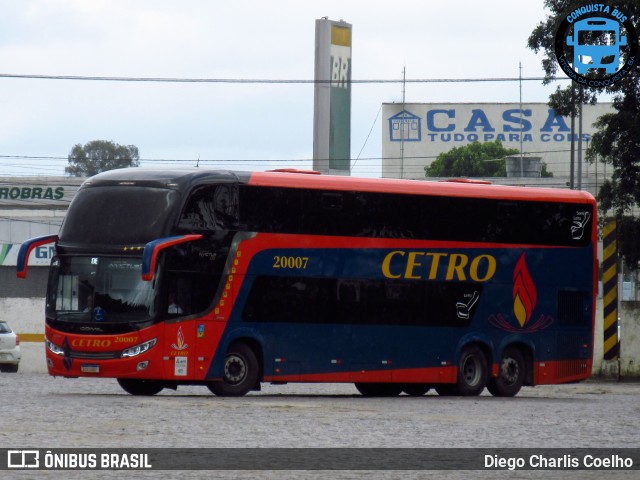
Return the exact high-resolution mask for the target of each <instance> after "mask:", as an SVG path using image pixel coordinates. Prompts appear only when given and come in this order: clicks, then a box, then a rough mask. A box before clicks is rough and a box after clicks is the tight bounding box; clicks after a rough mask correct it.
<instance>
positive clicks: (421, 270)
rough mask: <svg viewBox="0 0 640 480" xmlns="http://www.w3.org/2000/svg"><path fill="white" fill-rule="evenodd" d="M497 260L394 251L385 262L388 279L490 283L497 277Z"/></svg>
mask: <svg viewBox="0 0 640 480" xmlns="http://www.w3.org/2000/svg"><path fill="white" fill-rule="evenodd" d="M496 267H497V262H496V259H495V257H493V256H492V255H488V254H482V255H477V256H473V257H470V256H469V255H465V254H462V253H444V252H423V251H405V250H394V251H393V252H389V253H388V254H387V255H386V256H385V257H384V260H383V261H382V274H383V275H384V276H385V277H386V278H392V279H398V278H402V279H406V280H445V281H460V282H464V281H467V280H471V281H474V282H486V281H488V280H491V278H493V276H494V275H495V273H496Z"/></svg>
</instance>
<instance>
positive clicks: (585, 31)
mask: <svg viewBox="0 0 640 480" xmlns="http://www.w3.org/2000/svg"><path fill="white" fill-rule="evenodd" d="M567 45H568V46H570V47H573V68H574V69H575V70H576V71H577V72H578V73H580V74H582V75H584V74H585V73H587V71H588V70H589V69H590V68H604V69H605V70H606V72H607V74H613V73H615V72H617V71H618V66H619V65H620V47H626V46H627V37H626V36H625V35H620V23H619V22H617V21H615V20H610V19H608V18H603V17H592V18H588V19H586V20H580V21H579V22H576V23H575V24H574V25H573V35H571V36H568V37H567Z"/></svg>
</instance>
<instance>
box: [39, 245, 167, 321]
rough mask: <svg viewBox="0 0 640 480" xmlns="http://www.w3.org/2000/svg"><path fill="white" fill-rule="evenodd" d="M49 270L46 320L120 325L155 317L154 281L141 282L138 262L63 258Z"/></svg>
mask: <svg viewBox="0 0 640 480" xmlns="http://www.w3.org/2000/svg"><path fill="white" fill-rule="evenodd" d="M51 268H52V272H51V280H50V282H49V292H48V295H47V314H48V317H49V318H55V319H56V320H61V321H69V322H82V323H87V322H88V323H94V322H95V323H103V322H104V323H121V322H132V321H133V322H144V321H147V320H150V319H151V318H153V317H154V316H155V307H154V303H155V302H154V299H155V290H154V282H145V281H143V280H142V278H141V271H142V260H140V259H136V258H117V257H116V258H114V257H95V256H93V257H68V256H64V257H58V258H56V259H54V261H53V262H52V265H51Z"/></svg>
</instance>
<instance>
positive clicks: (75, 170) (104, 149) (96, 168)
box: [65, 140, 140, 177]
mask: <svg viewBox="0 0 640 480" xmlns="http://www.w3.org/2000/svg"><path fill="white" fill-rule="evenodd" d="M68 160H69V166H68V167H66V168H65V171H66V172H67V173H68V174H69V175H71V176H75V177H91V176H93V175H96V174H97V173H100V172H105V171H107V170H113V169H115V168H126V167H138V166H139V165H140V156H139V154H138V147H136V146H135V145H126V146H125V145H118V144H116V143H113V142H111V141H106V140H93V141H91V142H89V143H86V144H85V145H84V146H82V145H80V144H79V143H78V144H76V145H74V147H73V148H72V149H71V153H69V156H68Z"/></svg>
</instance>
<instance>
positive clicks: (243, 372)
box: [224, 353, 247, 385]
mask: <svg viewBox="0 0 640 480" xmlns="http://www.w3.org/2000/svg"><path fill="white" fill-rule="evenodd" d="M246 376H247V362H246V361H245V359H244V357H241V356H240V355H238V354H237V353H234V354H231V355H229V356H227V358H226V361H225V363H224V378H225V380H226V381H227V382H228V383H230V384H232V385H237V384H238V383H241V382H242V380H244V379H245V377H246Z"/></svg>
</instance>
